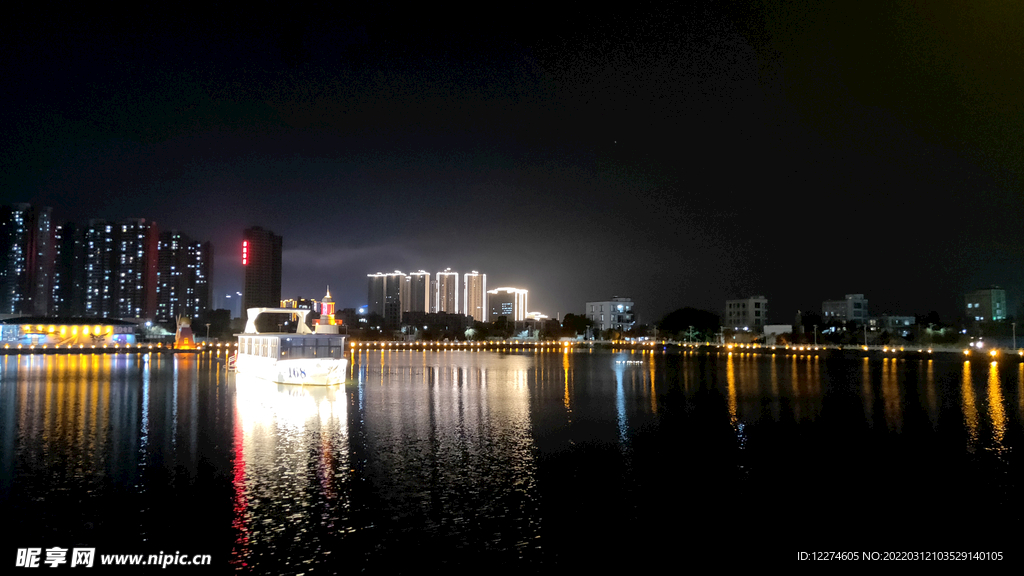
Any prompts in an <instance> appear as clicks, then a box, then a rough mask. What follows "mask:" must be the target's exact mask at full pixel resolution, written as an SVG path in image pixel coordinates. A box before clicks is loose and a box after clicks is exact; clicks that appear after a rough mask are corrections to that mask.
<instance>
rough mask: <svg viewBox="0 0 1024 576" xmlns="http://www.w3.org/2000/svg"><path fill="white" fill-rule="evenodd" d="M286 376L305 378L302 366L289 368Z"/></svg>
mask: <svg viewBox="0 0 1024 576" xmlns="http://www.w3.org/2000/svg"><path fill="white" fill-rule="evenodd" d="M288 376H290V377H291V378H305V377H306V370H305V369H303V368H289V369H288Z"/></svg>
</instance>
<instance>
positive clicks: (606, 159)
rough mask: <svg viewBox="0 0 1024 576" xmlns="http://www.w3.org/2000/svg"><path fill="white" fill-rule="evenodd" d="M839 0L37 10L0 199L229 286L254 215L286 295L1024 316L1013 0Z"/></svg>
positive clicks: (3, 155) (349, 301)
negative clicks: (441, 288)
mask: <svg viewBox="0 0 1024 576" xmlns="http://www.w3.org/2000/svg"><path fill="white" fill-rule="evenodd" d="M819 4H821V3H819V2H806V3H801V2H773V1H771V0H766V1H764V2H754V3H749V4H745V3H742V2H739V3H724V2H714V3H707V4H706V5H701V4H699V3H693V4H689V3H688V4H686V5H685V6H676V7H670V8H665V7H660V6H650V5H645V4H640V3H629V4H628V10H625V9H620V11H619V12H617V13H616V12H608V11H603V10H602V11H598V10H596V9H595V7H594V6H595V5H588V4H584V5H578V6H577V7H576V8H574V9H571V10H554V11H552V10H539V9H536V8H527V7H525V6H520V5H514V4H508V5H487V6H486V7H485V6H483V5H480V6H479V8H480V10H479V11H478V12H473V13H466V12H465V11H454V10H452V9H451V8H449V7H442V6H432V7H430V8H429V9H426V10H423V11H421V12H408V11H405V10H404V9H402V10H400V9H398V8H397V7H394V8H381V9H380V10H379V11H377V12H365V13H357V12H352V11H350V10H349V7H346V6H330V5H307V6H304V7H301V8H299V7H291V6H288V5H285V4H283V3H252V4H250V5H249V7H248V8H246V9H244V10H242V9H239V8H237V7H235V6H226V5H218V4H211V5H210V6H206V7H203V8H202V9H201V10H195V11H194V10H190V9H184V8H181V7H177V8H174V9H173V11H166V12H164V11H163V8H155V9H137V10H136V11H134V12H131V13H120V12H119V13H112V14H101V13H98V12H96V11H95V10H93V9H91V8H87V9H82V11H81V12H78V13H72V12H60V13H56V12H47V13H45V14H43V13H33V12H32V11H31V9H28V8H25V9H23V12H22V13H21V14H14V15H12V16H11V17H9V18H5V19H4V22H3V24H0V26H2V28H3V29H2V34H0V36H2V39H0V42H2V44H0V69H2V71H3V83H2V89H0V90H2V94H3V96H2V98H3V106H2V107H0V202H3V203H12V202H32V203H37V204H41V205H49V206H53V207H54V209H55V212H56V217H57V219H58V220H77V221H80V222H83V223H84V222H85V221H86V220H87V219H88V218H104V219H115V220H116V219H122V218H138V217H142V218H146V219H148V220H155V221H156V222H157V224H158V226H159V227H160V229H162V230H166V229H178V230H181V231H183V232H185V233H187V234H189V235H191V236H192V237H193V238H195V239H198V240H211V241H213V243H214V246H215V251H216V258H215V271H214V285H215V293H216V295H215V304H216V305H218V306H223V305H224V303H223V300H222V297H223V295H224V294H225V293H228V292H231V293H234V292H235V291H237V290H241V286H242V266H241V261H240V254H239V253H240V244H241V234H242V230H243V229H244V228H246V227H249V226H253V225H259V226H263V227H264V228H268V229H271V230H273V231H274V232H275V233H277V234H280V235H281V236H283V237H284V278H283V282H282V286H283V294H282V296H283V297H285V298H297V297H305V298H309V297H315V298H319V297H321V296H322V295H323V292H324V288H325V285H326V284H330V286H331V291H332V293H333V295H334V297H335V299H336V300H337V301H338V304H339V308H343V307H355V306H359V305H362V304H365V303H366V286H367V282H366V274H368V273H372V272H377V271H383V272H388V271H393V270H396V269H399V270H402V271H404V272H409V271H413V270H418V269H420V268H422V269H425V270H427V271H428V272H431V273H434V272H437V271H438V270H443V269H444V268H447V267H451V268H452V269H453V270H456V271H459V272H466V271H470V270H473V269H475V270H479V271H481V272H484V273H486V274H487V275H488V278H487V282H488V287H490V288H494V287H499V286H516V287H522V288H527V289H529V290H530V306H529V307H530V309H531V310H536V311H540V312H543V313H546V314H549V315H551V316H555V315H556V314H565V313H567V312H577V313H579V312H582V311H583V303H584V302H585V301H587V300H598V299H606V298H609V297H611V296H612V295H623V296H631V297H633V298H634V299H635V300H636V302H637V307H638V311H639V315H640V321H641V322H655V321H657V319H659V318H660V317H661V316H662V315H663V314H665V313H667V312H669V311H671V310H673V309H675V308H679V307H682V306H695V307H699V308H705V309H709V310H712V311H715V312H718V313H720V312H721V309H722V307H723V305H724V301H725V300H726V299H727V298H736V297H746V296H749V295H752V294H763V295H765V296H767V297H768V298H769V303H770V304H769V306H770V309H771V312H772V314H771V316H772V317H771V318H770V320H772V321H773V322H779V323H782V322H786V323H788V322H790V321H791V319H792V317H793V314H794V313H795V311H796V310H797V309H798V308H799V309H803V310H812V311H816V312H820V310H821V301H822V300H825V299H837V298H842V296H843V295H844V294H846V293H863V294H865V295H866V296H867V298H868V299H869V300H870V308H871V312H872V314H881V313H883V312H888V313H895V314H914V313H926V312H928V311H930V310H937V311H938V312H939V313H940V315H941V316H942V317H943V319H944V320H947V321H951V320H954V319H956V317H958V316H960V315H961V314H962V310H961V309H962V307H963V294H964V292H965V291H969V290H972V289H976V288H984V287H987V286H989V285H990V284H998V285H1000V286H1002V287H1003V288H1005V289H1007V297H1008V299H1009V305H1010V311H1011V313H1015V314H1020V307H1021V306H1022V305H1024V298H1022V297H1021V296H1022V294H1021V290H1022V289H1024V268H1022V265H1021V264H1022V256H1024V237H1022V236H1024V229H1022V225H1021V219H1022V217H1024V205H1022V200H1024V198H1022V192H1024V190H1022V180H1021V177H1022V169H1024V166H1022V158H1024V96H1022V95H1024V72H1022V71H1024V9H1022V8H1021V5H1019V4H1017V3H1007V2H998V3H995V2H980V3H979V2H974V3H967V2H964V3H959V4H958V5H956V6H949V5H943V6H939V5H938V4H939V3H935V2H902V1H896V2H884V3H878V4H870V3H828V4H848V6H847V5H840V6H820V5H819ZM942 4H947V3H942ZM723 6H726V7H724V8H723Z"/></svg>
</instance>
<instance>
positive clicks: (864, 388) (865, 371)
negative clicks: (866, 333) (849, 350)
mask: <svg viewBox="0 0 1024 576" xmlns="http://www.w3.org/2000/svg"><path fill="white" fill-rule="evenodd" d="M860 378H861V402H862V403H863V405H864V418H865V419H866V420H867V422H868V426H873V425H874V423H875V393H874V390H873V389H872V387H871V361H870V360H869V359H868V357H867V356H865V357H864V358H863V359H862V360H861V370H860Z"/></svg>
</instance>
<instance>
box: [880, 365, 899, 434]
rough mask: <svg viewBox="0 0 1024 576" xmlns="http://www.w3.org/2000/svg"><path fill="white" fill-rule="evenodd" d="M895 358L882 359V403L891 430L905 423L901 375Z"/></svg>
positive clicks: (886, 421) (897, 429)
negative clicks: (898, 373)
mask: <svg viewBox="0 0 1024 576" xmlns="http://www.w3.org/2000/svg"><path fill="white" fill-rule="evenodd" d="M897 369H898V367H897V365H896V359H895V358H883V359H882V404H883V406H884V411H885V423H886V424H887V425H888V427H889V429H890V430H896V431H899V430H900V428H901V427H902V425H903V412H902V408H903V402H902V399H901V398H900V385H899V377H898V376H897Z"/></svg>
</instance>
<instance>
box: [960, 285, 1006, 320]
mask: <svg viewBox="0 0 1024 576" xmlns="http://www.w3.org/2000/svg"><path fill="white" fill-rule="evenodd" d="M964 301H965V304H966V308H965V311H966V314H967V319H968V320H973V321H975V322H1003V321H1005V320H1006V291H1005V290H1003V289H1001V288H999V286H992V287H991V288H988V289H985V290H975V291H974V292H971V293H970V294H967V295H966V296H965V297H964Z"/></svg>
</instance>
